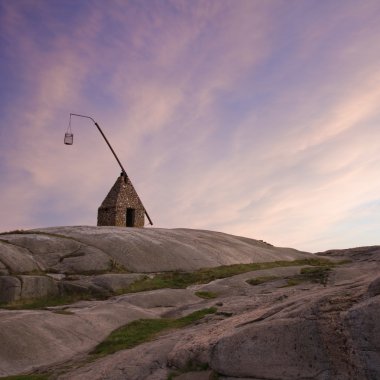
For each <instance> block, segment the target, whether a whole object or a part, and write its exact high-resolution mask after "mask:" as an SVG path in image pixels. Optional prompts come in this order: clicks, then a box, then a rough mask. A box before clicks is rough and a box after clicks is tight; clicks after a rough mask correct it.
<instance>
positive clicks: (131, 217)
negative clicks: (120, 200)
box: [125, 208, 136, 227]
mask: <svg viewBox="0 0 380 380" xmlns="http://www.w3.org/2000/svg"><path fill="white" fill-rule="evenodd" d="M135 211H136V210H135V209H134V208H127V214H126V218H125V219H126V226H127V227H134V225H135Z"/></svg>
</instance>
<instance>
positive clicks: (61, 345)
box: [0, 227, 380, 380]
mask: <svg viewBox="0 0 380 380" xmlns="http://www.w3.org/2000/svg"><path fill="white" fill-rule="evenodd" d="M44 231H45V230H44ZM59 231H60V232H59ZM46 233H47V232H33V235H39V234H42V235H44V234H46ZM60 234H63V235H65V236H63V237H62V236H60ZM57 235H59V236H57ZM3 236H4V235H3ZM15 236H16V235H15ZM44 236H45V235H44ZM47 236H49V239H60V243H59V244H61V243H62V241H65V240H70V241H73V242H74V243H72V244H73V245H70V246H69V248H70V249H68V250H66V251H65V252H64V254H62V253H60V252H52V251H54V250H55V248H54V249H52V248H51V247H53V246H54V244H53V243H51V241H50V240H49V239H48V240H49V245H48V247H45V248H38V244H37V245H36V246H32V245H30V246H29V247H27V246H26V244H29V243H25V242H27V241H28V239H25V240H18V243H17V244H19V245H18V246H16V245H15V246H14V247H15V252H16V253H15V257H16V259H17V260H18V256H17V255H19V254H20V252H21V251H22V250H25V251H23V252H25V253H26V254H27V255H31V259H32V261H33V260H35V262H37V263H38V265H37V266H38V267H40V269H39V270H40V271H41V268H42V267H43V268H47V267H48V266H49V265H63V267H62V268H63V269H64V268H67V269H70V268H69V265H72V267H71V269H70V270H72V271H75V270H76V268H77V267H76V264H74V263H73V262H72V263H70V264H68V265H67V266H66V267H65V265H66V264H65V260H66V256H67V255H68V258H70V257H71V258H77V259H78V260H80V259H81V258H83V257H86V256H87V257H88V258H90V257H92V256H91V255H92V254H93V253H91V252H94V251H92V250H95V251H96V252H101V254H99V256H98V257H102V255H103V254H104V255H105V257H107V260H109V262H110V268H113V269H114V270H115V272H114V273H112V272H110V273H102V272H101V271H99V272H98V273H71V274H68V273H67V274H64V273H56V274H54V276H53V277H51V272H49V273H50V277H47V278H49V280H48V281H55V282H56V283H57V284H58V285H59V286H63V285H66V286H72V287H77V288H82V289H83V291H84V292H88V291H89V289H93V291H94V292H95V291H103V292H110V294H111V293H112V291H114V290H115V289H116V288H118V287H119V286H124V281H126V282H128V281H132V280H133V279H134V278H138V276H140V275H141V274H139V273H137V272H136V273H116V271H120V270H123V269H122V268H124V269H125V268H133V267H134V268H141V269H143V270H142V271H143V272H145V273H146V272H149V271H150V270H151V269H152V267H154V266H155V265H157V267H159V268H166V269H165V270H170V268H176V269H178V270H179V269H180V268H184V267H186V268H193V269H194V268H195V269H197V268H199V267H201V266H208V265H211V264H212V265H215V266H217V265H220V264H221V263H236V262H239V260H242V261H243V262H245V261H244V260H249V262H251V261H255V258H256V257H257V261H270V260H286V259H294V258H304V257H310V255H309V254H304V253H300V252H297V251H294V250H288V249H281V248H274V247H271V246H270V245H268V244H266V243H263V242H260V241H255V240H251V239H245V238H240V237H232V236H228V235H225V234H218V233H212V232H209V231H194V230H152V229H149V230H148V229H146V230H133V231H132V229H116V230H114V229H113V228H108V227H105V228H101V229H98V228H96V227H93V228H90V227H70V228H68V227H67V228H61V229H60V228H56V229H53V230H50V232H49V233H48V235H47ZM21 238H22V234H17V239H21ZM14 239H15V240H17V239H16V237H15V238H14ZM9 240H11V239H9ZM41 241H42V243H41V244H45V243H44V241H46V239H45V240H44V239H42V240H41ZM14 242H15V241H14ZM75 242H76V243H75ZM21 244H24V245H25V247H22V246H21ZM63 244H64V243H63ZM70 244H71V243H70ZM75 244H78V245H76V246H75V247H76V248H75V247H74V245H75ZM3 245H4V246H5V245H6V246H7V247H9V246H11V247H12V244H9V243H4V244H3ZM63 247H64V246H63ZM107 247H108V248H107ZM61 248H62V246H61ZM73 248H74V249H77V250H78V251H77V252H79V250H82V251H81V252H85V253H84V255H82V254H81V255H78V256H75V252H74V251H73V250H72V249H73ZM87 248H88V251H87ZM171 248H173V250H171ZM20 250H21V251H20ZM2 252H3V251H0V256H1V254H2ZM184 252H185V254H183V253H184ZM140 254H141V256H142V261H141V262H138V258H139V255H140ZM7 255H8V256H7ZM40 255H52V259H51V260H50V259H47V257H46V256H44V259H43V260H42V259H41V257H40ZM94 255H95V256H93V257H97V256H96V255H97V254H96V253H95V254H94ZM321 255H322V257H327V258H331V259H334V260H336V259H339V260H340V259H347V258H348V259H350V260H351V261H350V262H347V263H345V264H343V265H338V266H336V267H333V268H332V269H331V271H330V273H329V277H328V281H327V283H326V284H325V285H322V284H320V283H318V282H311V281H305V282H301V283H299V284H298V285H296V286H285V285H287V279H289V278H291V277H292V276H294V275H297V274H299V272H300V270H301V268H302V266H298V267H279V268H273V269H268V270H262V271H252V272H249V273H244V274H239V275H236V276H232V277H229V278H224V279H218V280H215V281H212V282H210V283H209V284H197V285H192V286H190V287H189V288H187V289H159V290H155V291H147V292H141V293H133V294H125V295H120V296H116V297H115V296H114V297H112V298H109V299H106V300H103V301H81V302H77V303H74V304H71V305H66V306H56V307H51V308H49V309H48V310H18V311H16V310H15V311H10V310H4V309H0V342H1V343H2V344H0V376H7V375H13V374H21V373H27V372H33V371H36V370H38V371H40V372H46V371H48V373H49V374H51V375H52V378H61V379H88V380H90V379H91V380H93V379H113V380H119V379H120V380H124V379H129V380H145V379H147V380H167V379H168V376H169V375H170V374H173V373H177V374H178V373H181V376H182V378H185V379H186V378H189V377H190V378H195V379H197V376H198V378H200V376H211V378H212V376H214V375H215V374H217V375H218V376H219V378H220V379H226V380H228V379H229V380H232V379H250V380H252V379H254V380H263V379H265V380H267V379H276V380H277V379H281V380H287V379H294V380H305V379H308V380H359V379H360V380H361V379H363V380H374V379H378V378H380V369H379V363H380V356H379V352H380V331H379V330H380V325H379V318H378V316H379V314H380V295H378V278H379V272H380V263H379V262H380V251H379V249H378V247H364V248H355V249H353V250H352V251H351V250H342V251H337V250H334V251H329V252H328V253H323V254H321ZM3 256H4V257H8V260H9V261H11V260H10V258H9V257H10V256H11V255H10V251H9V250H8V251H7V252H6V253H5V255H3ZM28 257H29V256H28ZM119 257H121V259H122V260H123V261H122V260H121V259H119ZM312 257H314V256H312ZM11 258H12V257H11ZM29 258H30V257H29ZM39 260H40V261H39ZM54 260H55V261H54ZM95 261H96V260H94V262H95ZM0 262H3V261H2V260H1V259H0ZM14 262H15V261H14ZM49 263H50V264H49ZM52 263H53V264H52ZM54 263H55V264H54ZM78 265H79V264H78ZM97 265H98V264H97ZM6 268H8V264H6ZM15 269H16V270H17V268H15ZM63 269H62V270H63ZM263 276H276V277H277V278H276V279H274V280H272V281H268V282H266V283H263V284H260V285H257V286H252V285H249V284H248V283H247V282H246V281H247V280H248V279H251V278H256V277H263ZM19 277H28V278H29V277H30V278H32V277H45V276H43V275H42V274H38V275H37V274H33V275H32V274H30V273H29V274H27V275H26V274H21V275H20V274H17V276H16V275H15V276H5V275H3V276H0V284H1V281H3V282H4V284H7V283H8V285H14V284H16V282H15V281H16V280H18V278H19ZM15 279H16V280H15ZM33 281H35V280H30V283H33ZM38 281H39V280H36V284H35V286H34V287H35V289H38V286H37V283H38ZM24 282H25V281H24ZM20 284H21V282H20ZM16 288H17V286H16ZM32 288H33V286H32ZM199 290H202V291H212V292H214V293H215V294H216V298H215V299H202V298H199V297H197V296H196V295H195V292H197V291H199ZM19 296H21V289H20V294H19ZM209 307H217V311H216V313H215V314H209V315H207V316H206V317H204V318H203V319H201V320H199V321H197V322H195V323H193V324H191V325H189V326H187V327H185V328H181V329H171V330H167V331H165V332H163V333H162V334H160V335H158V336H156V337H155V338H154V339H153V340H152V341H149V342H146V343H143V344H140V345H138V346H136V347H134V348H131V349H128V350H122V351H119V352H116V353H115V354H113V355H109V356H106V357H103V358H99V359H97V360H94V361H91V362H89V361H88V359H89V357H88V356H87V355H88V352H89V351H91V350H92V349H93V348H94V347H95V346H96V345H97V344H98V343H99V342H100V341H102V340H103V339H105V337H106V336H107V335H108V334H109V333H110V332H111V331H112V330H114V329H116V328H118V327H120V326H122V325H124V324H126V323H128V322H130V321H133V320H135V319H139V318H159V317H171V318H178V317H182V316H185V315H188V314H190V313H191V312H193V311H196V310H200V309H204V308H209ZM197 368H198V369H200V371H199V372H198V371H196V370H194V369H197ZM204 368H209V369H208V371H204Z"/></svg>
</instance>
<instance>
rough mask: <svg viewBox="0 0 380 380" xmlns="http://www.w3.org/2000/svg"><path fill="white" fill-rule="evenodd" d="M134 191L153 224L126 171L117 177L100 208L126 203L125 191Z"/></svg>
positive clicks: (114, 206)
mask: <svg viewBox="0 0 380 380" xmlns="http://www.w3.org/2000/svg"><path fill="white" fill-rule="evenodd" d="M128 191H129V192H132V194H133V195H134V197H136V199H137V201H138V203H139V204H140V205H141V208H143V209H144V212H145V215H146V216H147V218H148V220H149V223H150V224H151V225H153V223H152V220H151V219H150V217H149V215H148V213H147V211H146V209H145V207H144V205H143V203H142V202H141V199H140V197H139V195H138V194H137V191H136V190H135V188H134V186H133V184H132V182H131V180H130V179H129V177H128V176H127V174H126V173H121V174H120V176H119V177H118V178H117V180H116V182H115V183H114V185H113V186H112V188H111V190H110V191H109V192H108V194H107V196H106V197H105V198H104V200H103V202H102V204H101V205H100V208H116V207H117V206H118V205H120V203H124V199H125V196H124V195H125V192H128Z"/></svg>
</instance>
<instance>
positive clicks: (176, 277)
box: [122, 258, 336, 293]
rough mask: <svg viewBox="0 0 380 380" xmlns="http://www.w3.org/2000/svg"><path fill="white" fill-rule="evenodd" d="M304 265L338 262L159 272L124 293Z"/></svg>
mask: <svg viewBox="0 0 380 380" xmlns="http://www.w3.org/2000/svg"><path fill="white" fill-rule="evenodd" d="M302 265H311V266H324V267H331V266H334V265H336V264H334V263H333V262H331V261H330V260H327V259H323V258H310V259H303V260H292V261H271V262H264V263H251V264H234V265H224V266H220V267H216V268H206V269H199V270H197V271H194V272H166V273H159V274H157V275H156V276H154V277H153V278H151V277H148V276H146V277H143V278H141V279H139V280H137V281H135V282H134V283H132V284H131V285H129V286H128V287H127V288H126V289H123V291H122V293H136V292H142V291H145V290H155V289H162V288H175V289H184V288H187V287H188V286H190V285H194V284H207V283H209V282H211V281H214V280H217V279H220V278H226V277H231V276H235V275H237V274H241V273H246V272H251V271H256V270H262V269H272V268H280V267H281V268H282V267H291V266H302Z"/></svg>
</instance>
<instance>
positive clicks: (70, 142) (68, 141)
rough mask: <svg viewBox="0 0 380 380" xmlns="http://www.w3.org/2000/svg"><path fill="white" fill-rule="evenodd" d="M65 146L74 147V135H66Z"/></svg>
mask: <svg viewBox="0 0 380 380" xmlns="http://www.w3.org/2000/svg"><path fill="white" fill-rule="evenodd" d="M64 141H65V144H66V145H73V142H74V135H73V134H72V133H65V140H64Z"/></svg>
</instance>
